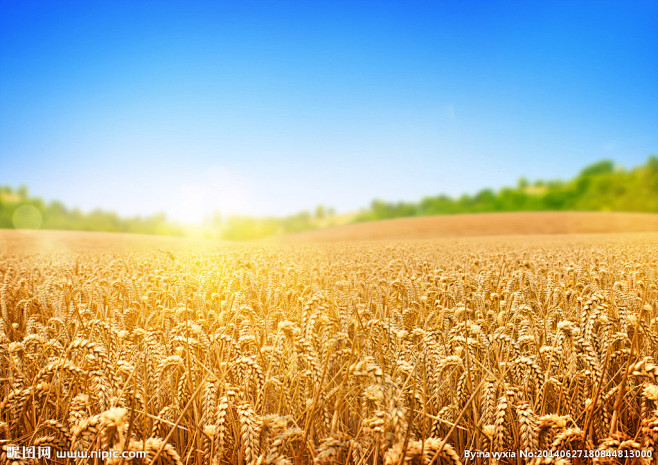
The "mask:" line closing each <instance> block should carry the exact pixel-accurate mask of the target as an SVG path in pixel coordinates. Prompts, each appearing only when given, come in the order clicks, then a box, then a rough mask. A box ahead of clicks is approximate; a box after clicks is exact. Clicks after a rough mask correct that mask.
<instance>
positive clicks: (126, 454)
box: [7, 446, 146, 460]
mask: <svg viewBox="0 0 658 465" xmlns="http://www.w3.org/2000/svg"><path fill="white" fill-rule="evenodd" d="M145 457H146V451H145V450H125V451H118V450H114V449H110V450H55V451H54V453H53V449H52V448H51V447H50V446H22V447H21V446H8V447H7V459H9V460H23V459H52V458H58V459H103V460H105V459H141V458H145Z"/></svg>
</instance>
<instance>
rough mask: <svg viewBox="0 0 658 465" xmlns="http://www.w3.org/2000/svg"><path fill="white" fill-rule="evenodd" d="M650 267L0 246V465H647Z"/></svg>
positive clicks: (536, 241) (648, 263) (624, 260)
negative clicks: (61, 454) (34, 454)
mask: <svg viewBox="0 0 658 465" xmlns="http://www.w3.org/2000/svg"><path fill="white" fill-rule="evenodd" d="M656 257H658V235H657V234H616V235H606V234H599V235H589V236H586V235H583V236H577V235H573V236H567V235H564V236H562V235H561V236H533V237H520V236H519V237H512V236H500V237H496V238H470V239H467V238H462V239H454V238H453V239H439V240H424V241H382V242H353V243H339V244H306V245H285V244H284V245H281V244H278V245H277V244H261V245H250V246H246V245H232V246H229V245H222V246H221V247H206V248H204V249H203V250H201V249H198V248H197V249H192V250H183V249H175V250H157V249H147V248H144V249H138V248H133V249H126V250H109V249H108V250H85V251H81V252H76V253H58V252H57V251H53V250H50V251H40V252H35V251H27V250H26V251H17V252H15V253H12V252H11V249H10V252H8V253H5V255H3V256H2V258H0V304H1V310H2V320H1V321H0V360H1V361H2V362H1V365H0V445H1V451H0V463H3V464H4V463H14V464H17V465H18V464H21V463H28V462H32V463H36V462H42V463H45V462H48V463H101V462H100V461H99V460H97V459H96V460H92V459H81V458H77V459H70V458H69V459H60V460H58V459H57V458H51V459H50V460H46V459H12V458H9V456H8V455H9V454H8V452H9V451H10V450H12V448H14V447H15V446H19V447H23V446H26V447H29V446H37V447H38V446H41V447H44V446H50V447H52V448H53V450H68V451H78V452H82V451H88V450H97V449H106V450H109V449H113V450H118V451H146V457H141V458H131V459H125V458H123V459H117V458H108V459H106V460H105V461H104V463H108V464H110V463H111V464H119V463H126V464H129V463H136V464H138V463H144V464H146V463H167V464H176V465H179V464H204V465H214V464H235V465H254V464H259V465H260V464H276V465H287V464H290V465H293V464H294V465H307V464H318V465H319V464H327V465H331V464H348V463H349V464H354V465H378V464H385V465H401V464H430V463H437V464H460V463H464V464H466V463H482V464H489V463H491V464H494V463H500V464H521V463H532V464H548V463H556V464H562V465H566V464H571V463H573V464H585V463H601V464H610V463H618V464H624V463H627V464H633V463H637V464H649V463H655V460H656V459H655V457H652V455H654V454H655V453H656V451H655V450H654V449H655V444H656V441H658V413H657V411H656V408H657V402H658V361H657V360H656V357H657V356H658V354H657V350H658V287H657V286H658V262H657V261H656ZM14 450H15V449H14ZM533 455H534V457H533ZM539 455H543V456H539Z"/></svg>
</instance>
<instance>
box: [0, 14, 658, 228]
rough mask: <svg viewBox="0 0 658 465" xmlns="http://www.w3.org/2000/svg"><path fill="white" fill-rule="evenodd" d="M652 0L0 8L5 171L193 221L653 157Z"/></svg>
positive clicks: (461, 188)
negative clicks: (215, 214) (609, 160)
mask: <svg viewBox="0 0 658 465" xmlns="http://www.w3.org/2000/svg"><path fill="white" fill-rule="evenodd" d="M656 43H658V5H656V3H655V2H632V3H630V4H622V3H621V2H618V3H601V2H590V3H587V2H578V4H577V5H574V4H572V2H550V3H549V2H546V3H544V4H540V3H534V2H533V4H528V3H526V2H515V3H510V2H481V3H477V4H475V3H469V4H465V3H463V2H452V1H449V2H428V1H427V2H426V1H422V2H381V1H377V2H374V1H373V2H338V1H336V2H248V1H240V2H231V3H228V2H222V3H220V4H216V5H211V4H201V3H197V2H127V1H124V2H120V1H113V2H68V3H67V4H66V5H63V4H54V3H44V2H29V1H7V2H2V4H1V5H0V173H1V176H0V184H10V185H14V186H18V185H19V184H22V183H24V184H26V185H28V186H29V187H30V190H31V192H33V193H34V194H35V195H38V196H41V197H44V198H46V199H58V200H61V201H63V202H64V203H66V204H67V205H72V206H80V207H82V208H84V209H91V208H94V207H103V208H107V209H112V210H116V211H117V212H119V213H120V214H124V215H131V214H150V213H153V212H155V211H165V212H167V213H168V214H169V215H170V216H172V217H174V218H176V219H181V220H185V221H196V220H199V219H201V218H202V217H203V216H204V215H206V214H208V213H210V212H211V211H213V210H220V211H222V212H224V213H230V212H240V213H245V214H255V215H263V214H286V213H291V212H295V211H298V210H301V209H307V208H313V207H314V206H315V205H317V204H320V203H322V204H325V205H328V206H333V207H336V208H337V209H338V211H350V210H355V209H357V208H359V207H361V206H364V205H367V204H368V203H369V202H370V201H371V200H372V199H373V198H375V197H379V198H384V199H387V200H398V199H405V200H417V199H419V198H420V197H422V196H425V195H433V194H437V193H441V192H444V193H447V194H452V195H457V194H460V193H462V192H474V191H476V190H478V189H480V188H482V187H499V186H503V185H510V184H514V183H515V182H516V179H517V178H518V177H519V176H527V177H529V178H531V179H534V178H542V179H549V178H566V177H570V176H573V175H574V174H576V173H577V172H578V170H579V169H581V168H582V167H583V166H585V165H586V164H588V163H590V162H592V161H596V160H599V159H601V158H612V159H614V160H616V161H618V162H621V163H624V164H625V165H627V166H632V165H635V164H639V163H641V162H643V161H644V160H645V159H646V157H647V155H648V154H650V153H655V152H656V151H657V149H656V148H657V147H658V137H657V136H656V131H655V129H656V128H657V127H658V112H657V111H656V108H658V58H656V57H657V56H658V55H657V54H656Z"/></svg>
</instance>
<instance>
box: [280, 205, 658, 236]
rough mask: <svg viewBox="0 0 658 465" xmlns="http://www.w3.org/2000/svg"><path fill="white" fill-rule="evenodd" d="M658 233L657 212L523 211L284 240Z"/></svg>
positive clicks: (389, 223) (399, 222)
mask: <svg viewBox="0 0 658 465" xmlns="http://www.w3.org/2000/svg"><path fill="white" fill-rule="evenodd" d="M635 232H658V214H655V213H610V212H520V213H479V214H470V213H469V214H463V215H435V216H424V217H421V218H398V219H392V220H380V221H370V222H365V223H357V224H349V225H344V226H337V227H334V228H327V229H319V230H315V231H307V232H303V233H298V234H289V235H287V236H283V237H281V238H280V240H281V241H283V242H338V241H364V240H408V239H436V238H441V237H463V236H498V235H534V234H590V233H635Z"/></svg>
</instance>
